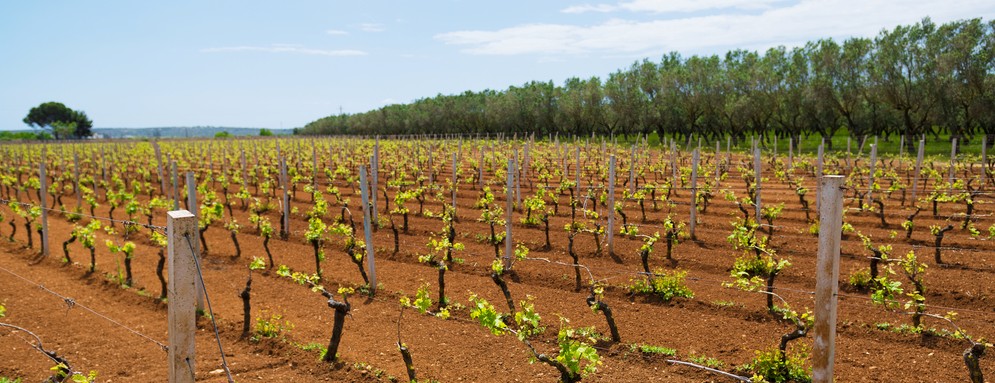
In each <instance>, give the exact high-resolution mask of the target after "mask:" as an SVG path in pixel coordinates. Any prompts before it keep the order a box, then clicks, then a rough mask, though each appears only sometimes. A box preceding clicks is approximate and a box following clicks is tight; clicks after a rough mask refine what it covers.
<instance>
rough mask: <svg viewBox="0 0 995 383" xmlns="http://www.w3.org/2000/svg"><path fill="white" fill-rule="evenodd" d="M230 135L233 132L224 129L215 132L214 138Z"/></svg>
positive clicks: (228, 136)
mask: <svg viewBox="0 0 995 383" xmlns="http://www.w3.org/2000/svg"><path fill="white" fill-rule="evenodd" d="M230 137H231V133H228V132H227V131H224V130H222V131H220V132H217V133H214V138H230Z"/></svg>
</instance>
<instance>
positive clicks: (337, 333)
mask: <svg viewBox="0 0 995 383" xmlns="http://www.w3.org/2000/svg"><path fill="white" fill-rule="evenodd" d="M328 307H331V308H332V309H333V310H335V319H334V324H333V325H332V338H331V339H329V341H328V350H327V351H326V352H325V357H323V358H321V360H322V361H324V362H329V363H331V362H334V361H335V360H336V359H338V358H337V357H336V354H337V353H338V351H339V342H340V341H342V328H343V326H344V325H345V317H346V315H348V314H349V310H350V308H351V306H350V305H349V301H348V299H346V298H345V297H343V298H342V302H339V301H336V300H335V297H329V298H328Z"/></svg>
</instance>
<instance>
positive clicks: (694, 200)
mask: <svg viewBox="0 0 995 383" xmlns="http://www.w3.org/2000/svg"><path fill="white" fill-rule="evenodd" d="M698 156H699V153H698V149H695V150H694V153H692V154H691V220H690V224H691V228H690V232H691V240H692V241H693V240H696V239H697V237H695V236H694V227H695V225H696V224H697V223H698V160H699V158H698Z"/></svg>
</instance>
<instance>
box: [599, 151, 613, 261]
mask: <svg viewBox="0 0 995 383" xmlns="http://www.w3.org/2000/svg"><path fill="white" fill-rule="evenodd" d="M607 186H608V211H607V212H606V214H607V215H608V254H609V255H611V254H615V155H614V154H612V155H611V157H609V159H608V185H607ZM595 203H597V202H595Z"/></svg>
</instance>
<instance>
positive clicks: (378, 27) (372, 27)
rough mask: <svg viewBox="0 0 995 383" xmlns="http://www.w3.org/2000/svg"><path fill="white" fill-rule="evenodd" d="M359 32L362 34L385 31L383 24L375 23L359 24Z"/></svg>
mask: <svg viewBox="0 0 995 383" xmlns="http://www.w3.org/2000/svg"><path fill="white" fill-rule="evenodd" d="M359 30H361V31H363V32H383V31H385V30H387V28H385V27H384V25H383V24H377V23H362V24H359Z"/></svg>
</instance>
